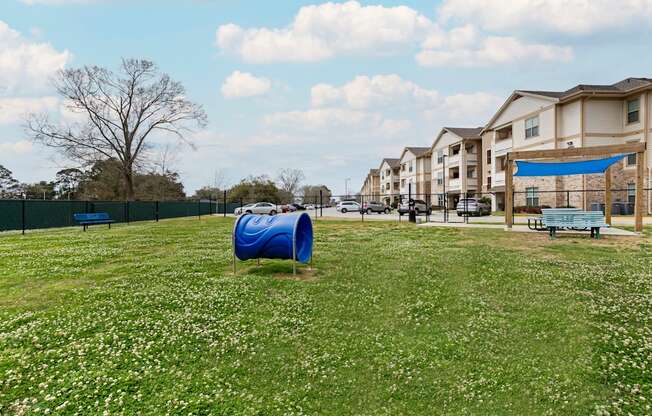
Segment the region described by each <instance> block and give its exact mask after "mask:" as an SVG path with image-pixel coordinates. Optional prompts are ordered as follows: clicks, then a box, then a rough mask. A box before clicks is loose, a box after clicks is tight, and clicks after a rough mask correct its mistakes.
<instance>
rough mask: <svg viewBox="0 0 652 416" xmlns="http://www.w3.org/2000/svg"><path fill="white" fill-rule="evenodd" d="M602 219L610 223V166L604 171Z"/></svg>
mask: <svg viewBox="0 0 652 416" xmlns="http://www.w3.org/2000/svg"><path fill="white" fill-rule="evenodd" d="M604 219H605V222H606V223H607V224H609V225H611V166H609V167H608V168H607V170H606V171H605V173H604Z"/></svg>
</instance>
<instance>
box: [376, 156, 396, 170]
mask: <svg viewBox="0 0 652 416" xmlns="http://www.w3.org/2000/svg"><path fill="white" fill-rule="evenodd" d="M385 162H387V164H388V165H389V167H390V168H392V169H394V168H397V167H399V165H400V164H401V159H395V158H387V157H386V158H384V159H383V160H381V161H380V167H382V166H383V163H385Z"/></svg>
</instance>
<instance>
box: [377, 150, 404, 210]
mask: <svg viewBox="0 0 652 416" xmlns="http://www.w3.org/2000/svg"><path fill="white" fill-rule="evenodd" d="M378 170H379V171H380V197H381V199H382V201H383V202H384V203H385V204H387V205H389V204H392V203H394V202H398V199H399V194H400V193H401V188H400V186H401V185H400V183H401V177H400V170H401V164H400V160H399V159H391V158H385V159H383V160H382V162H380V167H379V168H378Z"/></svg>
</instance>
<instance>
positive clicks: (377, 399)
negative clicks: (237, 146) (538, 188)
mask: <svg viewBox="0 0 652 416" xmlns="http://www.w3.org/2000/svg"><path fill="white" fill-rule="evenodd" d="M231 227H232V220H230V219H222V218H202V220H201V221H199V220H197V219H184V220H171V221H163V222H160V223H158V224H155V223H139V224H132V225H128V226H127V225H123V226H116V227H114V228H113V229H112V230H108V229H106V228H105V227H98V228H94V229H91V230H90V231H88V232H86V233H82V232H81V230H80V229H65V230H47V231H39V232H30V233H28V235H26V236H24V237H22V236H20V235H15V234H14V235H4V236H0V414H48V413H49V414H102V413H105V414H109V413H110V414H136V413H138V412H140V413H142V414H165V413H171V414H190V413H192V414H333V415H341V414H368V415H372V414H373V415H376V414H391V415H395V414H425V415H455V414H463V415H478V414H485V415H501V414H510V415H538V414H544V415H582V414H605V415H606V414H651V413H652V410H651V407H650V404H651V402H652V390H651V388H652V325H651V322H650V320H651V316H652V315H651V312H652V295H651V293H652V292H651V289H652V243H651V240H650V237H649V236H648V237H646V238H643V239H604V240H600V241H594V240H589V239H588V238H587V237H580V238H569V237H563V238H559V239H558V240H556V241H553V242H551V241H549V240H548V239H547V237H546V236H545V235H531V234H518V233H510V234H507V233H504V232H503V231H496V230H469V229H467V230H462V229H433V228H415V227H413V226H410V225H407V224H405V223H403V224H397V223H380V222H369V223H364V224H363V223H359V222H335V221H320V222H319V223H318V224H317V225H316V230H315V233H316V243H315V268H316V269H315V271H314V272H312V273H308V272H306V273H303V274H302V275H301V276H300V277H299V278H298V279H293V278H292V277H291V264H290V263H289V262H282V261H263V263H262V266H261V267H259V268H258V267H256V265H255V262H248V263H242V264H241V269H240V273H239V274H238V275H237V276H233V275H232V274H231V270H230V267H231V263H230V261H231V251H230V231H231Z"/></svg>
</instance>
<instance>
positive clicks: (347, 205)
mask: <svg viewBox="0 0 652 416" xmlns="http://www.w3.org/2000/svg"><path fill="white" fill-rule="evenodd" d="M335 209H336V210H337V211H339V212H341V213H342V214H346V213H347V212H349V211H351V212H358V211H360V204H358V203H357V202H355V201H342V202H340V203H339V204H337V206H336V207H335Z"/></svg>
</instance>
